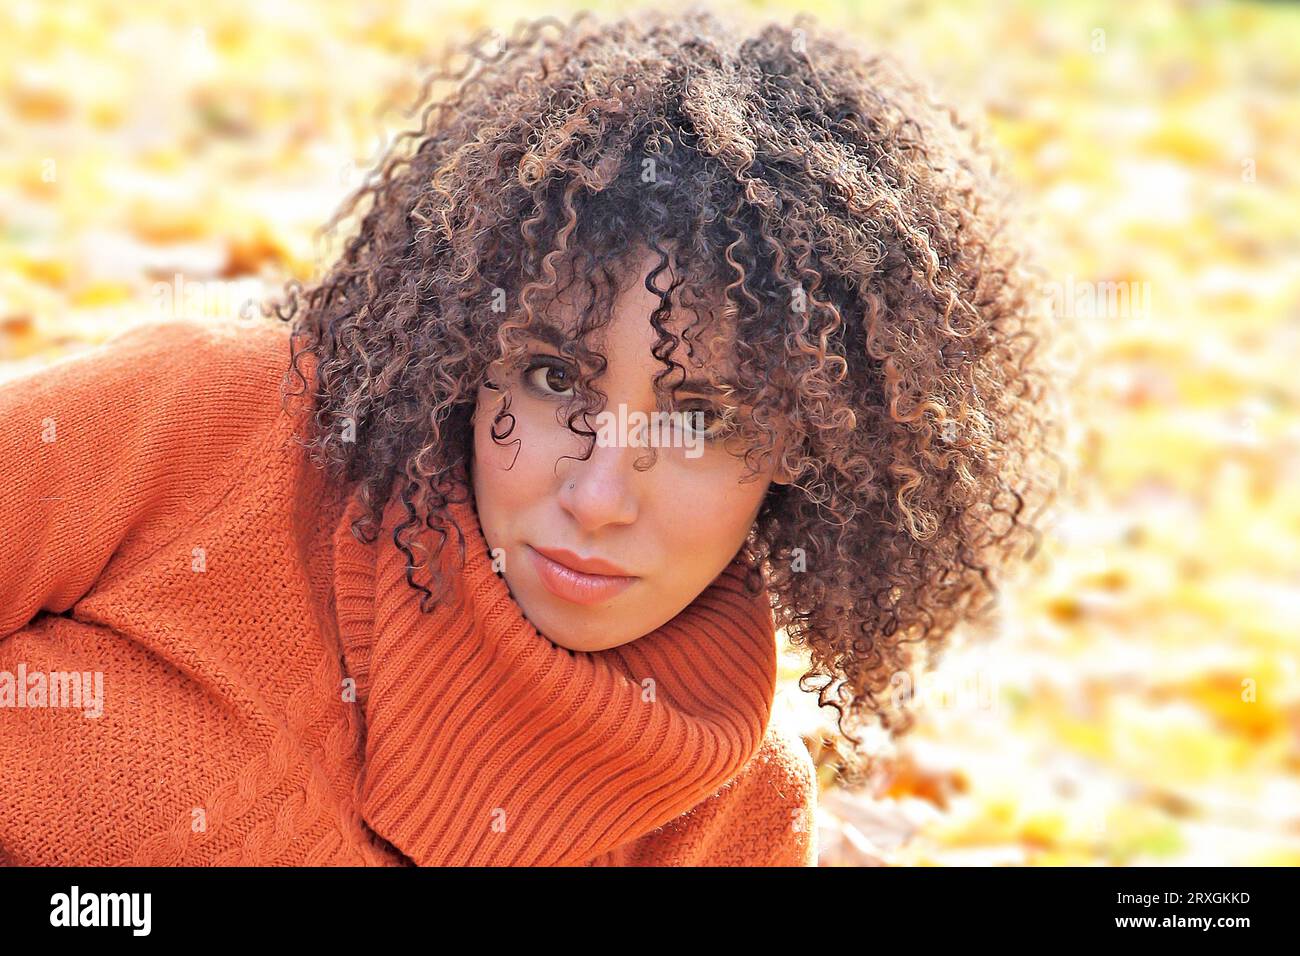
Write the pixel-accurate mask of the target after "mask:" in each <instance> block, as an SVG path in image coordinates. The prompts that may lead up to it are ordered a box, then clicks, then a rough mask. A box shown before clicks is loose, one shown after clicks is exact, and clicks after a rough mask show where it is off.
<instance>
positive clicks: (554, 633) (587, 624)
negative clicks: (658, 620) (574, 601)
mask: <svg viewBox="0 0 1300 956" xmlns="http://www.w3.org/2000/svg"><path fill="white" fill-rule="evenodd" d="M592 615H593V612H591V611H586V612H583V611H581V610H579V611H576V612H574V614H573V615H571V616H572V617H574V618H582V617H586V620H574V621H563V620H561V621H556V620H553V619H551V618H547V619H546V621H545V623H544V624H540V625H539V624H537V623H536V622H534V626H535V627H536V628H537V630H538V631H539V632H540V633H541V634H542V636H544V637H545V638H546V639H547V640H549V641H550V642H551V643H552V644H555V645H556V646H557V647H563V648H565V649H567V650H570V651H582V652H583V653H587V654H592V653H595V652H597V651H607V650H609V649H610V648H612V647H618V646H619V645H621V644H627V643H628V642H629V641H634V640H636V639H637V638H638V637H640V636H641V635H640V634H637V633H636V632H635V631H627V630H626V627H625V626H624V627H620V628H612V627H601V626H600V625H598V624H595V623H594V622H593V621H592V620H591V617H592ZM601 617H602V618H603V617H604V616H603V615H602V616H601ZM529 620H530V621H531V620H533V619H532V618H531V617H530V618H529Z"/></svg>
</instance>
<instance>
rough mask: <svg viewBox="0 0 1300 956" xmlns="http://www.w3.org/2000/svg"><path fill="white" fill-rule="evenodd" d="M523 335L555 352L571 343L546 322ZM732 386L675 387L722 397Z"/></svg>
mask: <svg viewBox="0 0 1300 956" xmlns="http://www.w3.org/2000/svg"><path fill="white" fill-rule="evenodd" d="M520 331H521V332H523V333H524V334H525V335H529V336H531V337H532V338H535V339H538V340H539V341H541V342H544V343H546V344H547V345H549V346H551V347H552V348H554V349H556V350H557V351H563V349H564V346H565V345H567V344H568V343H569V342H571V341H572V338H571V336H570V335H569V333H568V332H567V331H566V330H564V329H561V328H560V327H559V326H556V325H552V324H551V323H549V322H546V321H538V322H537V324H535V325H531V326H529V327H528V328H526V329H521V330H520ZM734 388H735V386H734V385H731V384H730V383H729V382H725V381H724V382H723V383H722V385H721V386H718V385H716V384H714V383H713V382H710V381H709V380H708V379H704V378H699V377H698V376H696V377H687V378H686V379H684V380H683V381H682V382H681V384H679V385H678V386H677V390H678V391H680V392H695V393H697V394H700V395H710V396H717V397H723V396H724V394H725V392H726V391H728V390H733V389H734Z"/></svg>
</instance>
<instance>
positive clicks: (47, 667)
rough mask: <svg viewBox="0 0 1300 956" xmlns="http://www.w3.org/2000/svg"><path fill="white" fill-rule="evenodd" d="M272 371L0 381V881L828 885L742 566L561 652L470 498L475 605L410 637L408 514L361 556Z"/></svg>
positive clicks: (71, 367) (770, 645)
mask: <svg viewBox="0 0 1300 956" xmlns="http://www.w3.org/2000/svg"><path fill="white" fill-rule="evenodd" d="M287 358H288V332H287V327H286V326H283V325H281V324H275V323H267V324H264V325H249V324H243V323H241V324H232V325H231V326H229V327H215V326H210V325H204V324H199V323H194V322H185V321H174V322H167V323H164V324H162V325H156V326H150V327H143V328H138V329H133V330H131V331H129V332H127V333H124V334H122V335H120V336H119V337H118V338H117V339H116V340H114V341H113V342H110V343H109V344H108V345H107V346H104V347H100V348H97V349H93V350H90V351H88V352H85V353H82V354H80V355H77V356H73V357H71V358H68V359H65V360H63V361H61V362H58V363H56V364H55V365H53V366H51V367H49V368H48V369H43V370H40V371H38V372H35V373H31V374H29V375H26V376H24V377H21V378H18V379H14V380H11V381H8V382H5V383H4V384H3V385H0V422H3V428H0V471H2V476H0V477H2V478H3V480H2V481H0V862H6V863H16V864H59V865H65V864H89V865H118V864H135V865H173V864H186V865H227V864H245V865H248V864H251V865H322V864H325V865H410V864H412V863H414V864H418V865H430V866H438V865H524V866H555V865H561V866H565V865H599V866H624V865H753V866H772V865H793V866H808V865H815V859H816V845H815V843H816V841H815V823H814V806H815V797H816V782H815V777H814V774H813V768H812V763H811V759H810V757H809V755H808V753H807V750H806V749H805V748H804V747H803V745H802V743H801V742H800V741H799V740H798V738H797V737H795V736H793V735H791V734H790V733H788V732H785V731H782V730H781V729H780V728H779V727H778V726H777V724H776V723H775V722H774V721H772V720H771V713H772V704H773V692H774V681H775V672H776V643H775V638H774V635H773V631H772V620H771V615H770V611H769V610H768V609H767V607H766V604H765V601H763V600H762V599H757V600H755V599H751V598H749V597H747V596H746V595H745V594H744V593H743V591H742V589H741V586H740V583H739V577H738V565H734V564H733V565H732V567H730V568H728V569H727V570H726V571H725V572H724V573H723V574H722V575H720V576H719V577H718V579H717V580H716V581H715V582H714V583H713V584H712V585H710V587H709V588H708V589H707V590H706V591H705V593H704V594H702V595H701V596H700V597H699V598H697V600H696V601H695V602H694V603H693V604H692V605H691V606H690V607H688V608H687V609H686V610H685V611H683V612H682V613H681V614H680V615H678V616H677V617H676V618H675V619H673V620H672V621H670V622H669V623H668V624H665V625H664V626H663V627H662V628H660V629H659V630H657V631H655V632H654V633H652V634H649V635H647V636H645V637H643V638H641V639H640V640H637V641H634V642H632V643H631V644H628V645H624V646H623V647H620V648H615V649H612V650H609V651H603V652H600V653H595V654H581V653H579V654H574V653H573V652H570V651H568V650H565V649H563V648H560V647H558V646H556V645H554V644H552V643H551V642H550V641H549V640H547V639H546V638H545V637H544V636H542V635H541V634H539V633H538V632H537V630H536V629H534V628H533V627H532V626H531V625H530V624H529V623H528V622H527V620H526V619H525V618H524V617H523V616H522V614H521V612H520V610H519V608H518V606H517V605H516V604H515V603H514V601H513V600H512V599H511V597H510V595H509V592H508V590H507V589H506V585H505V582H504V581H503V580H502V579H501V578H500V577H499V576H498V575H496V574H494V573H493V572H492V570H491V565H490V560H489V556H488V554H487V548H486V545H485V544H484V542H483V538H482V532H481V530H480V529H479V527H478V522H477V519H476V518H475V515H474V511H473V509H472V507H470V506H468V505H463V506H459V507H458V508H457V509H456V514H457V517H458V519H459V521H460V524H461V527H462V528H464V529H465V531H466V534H467V537H468V542H467V543H468V552H467V555H468V557H467V563H466V566H465V568H464V570H463V571H462V572H461V573H460V575H459V577H458V578H457V579H456V581H457V584H458V594H459V595H460V598H461V600H460V601H458V602H453V601H446V602H443V603H441V604H440V605H439V606H438V607H436V608H434V610H433V611H432V612H431V613H425V614H422V613H420V611H419V608H418V594H416V592H414V591H413V590H412V589H411V588H410V587H409V586H408V584H407V583H406V580H405V557H404V555H403V554H402V553H401V552H400V551H399V550H398V549H397V548H395V547H394V546H393V544H392V538H391V530H392V527H393V524H394V522H395V521H396V520H399V519H400V516H399V515H398V511H400V506H399V505H398V504H397V503H396V502H393V503H390V505H389V508H388V511H387V512H386V513H385V516H384V525H383V530H382V531H381V533H380V535H379V537H378V539H377V540H376V542H375V543H373V544H363V543H361V542H359V541H358V540H357V539H356V538H355V537H354V536H353V535H352V534H351V532H350V529H349V527H348V525H349V522H350V521H351V519H352V517H353V516H355V514H356V513H358V512H357V508H358V503H357V499H356V498H355V496H353V495H350V494H347V493H345V491H344V490H343V489H340V488H337V487H334V486H333V483H329V482H327V481H326V479H325V476H324V473H323V472H322V471H321V470H320V469H318V468H316V467H315V466H313V465H312V464H311V462H310V461H309V460H308V459H307V457H306V455H305V453H304V451H303V449H302V447H301V445H299V444H298V443H297V441H295V431H297V430H299V429H300V428H301V418H300V416H301V414H302V408H303V407H304V406H303V403H302V401H301V400H295V401H294V402H293V403H292V404H291V406H290V408H289V410H288V411H285V410H283V409H282V408H281V392H280V384H281V380H282V375H283V371H284V368H285V367H286V363H287ZM451 550H452V549H447V551H448V555H450V552H451ZM444 560H450V557H449V556H448V557H447V558H445V559H444Z"/></svg>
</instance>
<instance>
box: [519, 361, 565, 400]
mask: <svg viewBox="0 0 1300 956" xmlns="http://www.w3.org/2000/svg"><path fill="white" fill-rule="evenodd" d="M524 380H525V381H526V382H527V383H528V385H529V386H531V387H532V388H533V389H534V390H535V391H537V393H538V394H540V395H549V396H554V397H556V398H567V397H568V396H570V395H572V394H573V379H572V377H571V376H570V375H569V370H568V369H567V368H566V367H565V366H563V365H560V364H558V363H554V362H540V361H534V362H533V363H532V364H531V365H529V366H528V369H527V371H525V373H524Z"/></svg>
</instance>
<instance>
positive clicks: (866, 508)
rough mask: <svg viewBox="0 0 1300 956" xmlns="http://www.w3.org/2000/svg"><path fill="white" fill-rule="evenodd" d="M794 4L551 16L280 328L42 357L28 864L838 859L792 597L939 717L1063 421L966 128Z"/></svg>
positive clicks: (35, 408) (22, 642)
mask: <svg viewBox="0 0 1300 956" xmlns="http://www.w3.org/2000/svg"><path fill="white" fill-rule="evenodd" d="M796 22H797V23H801V24H802V25H799V26H796V27H794V28H786V27H783V26H779V25H769V26H767V27H765V28H764V29H762V30H760V31H759V32H758V33H757V34H756V35H753V36H744V35H740V34H739V33H738V32H737V31H736V30H735V29H734V28H732V27H729V26H727V25H725V24H723V23H720V22H719V21H717V20H716V19H715V18H714V17H713V16H712V15H710V14H708V13H706V12H702V11H699V10H692V11H690V12H688V13H687V14H685V15H680V14H678V15H673V16H667V15H646V16H638V17H637V18H635V19H632V20H625V21H620V22H616V23H612V24H600V23H597V22H595V21H593V20H592V19H591V18H590V16H589V15H586V14H583V15H579V16H578V17H576V18H575V19H574V20H573V21H572V23H571V24H569V25H568V26H567V27H565V26H564V25H562V24H557V23H556V22H555V21H553V20H550V19H542V20H538V21H535V22H532V23H524V24H522V25H521V26H520V27H519V28H518V30H517V31H516V33H515V35H514V36H513V37H512V38H511V39H510V40H508V41H507V42H506V43H505V45H504V49H503V50H502V51H500V52H499V53H498V54H497V55H495V56H494V57H493V58H487V57H484V56H481V55H479V54H477V52H475V51H474V50H473V48H471V52H474V56H473V57H472V60H471V62H472V63H473V64H474V66H476V67H478V68H479V69H472V70H470V71H468V73H467V74H464V73H463V74H461V75H459V76H455V77H453V75H452V74H451V73H450V72H446V73H443V74H441V75H442V76H443V78H455V79H457V80H459V81H460V82H459V84H458V86H457V88H456V89H455V90H454V91H453V92H452V93H450V94H449V95H448V96H446V97H445V98H443V99H440V100H435V101H433V102H432V103H431V104H430V106H429V107H428V108H427V109H426V110H425V111H424V112H423V113H422V114H421V115H422V117H423V125H422V128H421V129H419V130H416V131H413V132H411V133H409V134H405V135H404V136H403V137H401V138H399V140H398V142H397V143H396V144H395V145H394V147H393V149H392V150H391V151H390V153H389V155H388V156H387V157H386V158H385V159H384V161H383V163H382V165H381V168H380V169H379V170H378V172H377V175H376V176H374V177H372V179H371V180H370V182H369V183H368V184H367V186H366V187H365V188H364V189H363V190H362V191H361V192H360V193H358V194H357V195H356V196H354V197H352V200H351V201H350V202H349V204H348V205H347V206H346V207H345V209H344V212H345V213H349V212H352V213H359V215H358V223H357V226H356V230H355V233H354V234H353V235H351V237H350V238H349V239H348V241H347V243H346V245H345V247H344V249H343V251H342V254H341V256H340V257H339V259H338V261H337V262H336V263H335V264H334V265H333V266H332V268H331V269H330V270H329V271H328V273H327V274H326V275H325V276H324V277H323V278H322V279H321V280H320V281H318V282H316V283H315V284H313V285H312V286H311V287H309V288H308V289H306V290H304V289H302V288H301V287H299V286H297V285H291V286H290V287H289V295H288V296H286V297H285V299H284V300H282V301H280V302H277V303H274V304H273V305H271V306H270V308H269V309H268V310H266V311H267V312H271V311H273V312H274V313H275V315H276V316H278V318H279V319H280V320H282V321H281V322H276V321H273V320H271V319H270V318H269V316H264V317H263V319H262V321H260V322H256V323H252V324H248V325H234V326H231V327H230V328H229V329H213V328H204V327H201V326H198V325H194V324H189V323H184V322H172V323H165V324H163V325H161V326H156V327H154V328H149V329H139V330H135V331H132V332H130V333H128V334H125V335H122V336H120V337H119V338H118V339H117V340H116V341H115V342H113V343H112V344H111V345H110V346H109V347H108V348H105V349H101V350H97V351H95V352H93V353H88V354H86V355H84V356H81V357H78V358H76V359H73V360H70V361H67V362H64V363H62V364H60V365H57V366H55V367H53V368H51V369H49V370H47V371H44V372H42V373H40V374H38V375H34V376H31V377H28V378H26V379H22V380H18V381H15V382H12V383H10V384H9V385H7V386H6V387H5V388H4V389H3V391H0V417H2V418H3V420H4V421H5V422H6V426H7V427H6V429H5V431H4V438H3V441H4V442H5V448H4V449H3V450H4V452H5V454H4V457H3V460H4V461H5V462H6V465H5V475H4V478H5V480H4V482H3V485H2V486H0V524H2V525H3V527H4V529H5V534H4V535H3V538H2V539H0V540H2V541H3V543H0V584H2V585H3V588H2V589H0V595H3V597H2V598H0V635H4V636H3V638H2V639H0V720H3V722H4V732H3V733H0V794H2V795H3V797H4V799H3V800H0V853H2V854H3V856H4V859H5V860H6V861H8V862H15V863H58V864H68V863H79V864H109V863H137V864H152V865H158V864H181V863H185V864H224V863H256V864H351V863H364V864H387V865H392V864H397V865H409V864H412V863H414V864H419V865H465V864H468V865H477V864H487V865H587V864H589V865H759V866H762V865H811V864H814V863H815V858H816V844H815V839H814V830H815V825H814V814H813V810H814V805H815V797H816V780H815V777H814V774H813V768H812V765H811V761H810V758H809V755H808V753H807V751H806V749H805V748H804V747H803V745H802V744H801V742H800V741H799V740H798V739H797V738H795V737H792V736H791V735H790V733H789V732H788V731H785V730H783V729H782V728H781V727H779V726H778V725H777V724H776V723H775V722H774V721H772V720H771V716H772V703H773V693H774V689H775V688H774V682H775V672H776V658H775V650H776V643H775V630H776V629H777V628H784V629H785V630H786V632H787V634H788V635H789V637H790V639H791V640H792V642H793V643H794V644H796V645H798V646H801V647H804V648H806V649H807V651H808V653H809V656H810V669H809V672H808V674H806V675H805V678H804V684H805V689H816V690H821V691H822V694H821V697H822V699H823V701H824V702H826V703H828V704H829V705H830V706H833V707H835V708H836V709H837V710H838V711H839V713H840V730H841V732H842V733H843V734H845V735H846V737H848V739H850V740H852V741H854V742H855V743H856V742H857V739H856V738H854V737H853V736H852V734H851V733H850V732H849V726H850V725H852V724H854V723H860V722H861V721H863V720H864V719H867V718H878V719H879V720H881V721H882V722H883V723H884V724H885V725H886V726H887V727H890V728H891V729H894V730H895V731H901V730H903V729H906V727H907V717H908V715H907V709H906V706H905V704H904V703H902V702H899V701H897V700H894V701H891V700H888V699H886V698H885V692H886V691H887V690H888V689H890V687H891V678H893V677H894V676H895V675H897V674H899V673H902V672H904V671H906V670H907V669H909V668H912V667H916V666H921V665H923V664H924V663H925V662H926V660H927V659H926V658H925V657H923V656H921V652H922V651H923V650H924V651H927V652H933V651H936V650H938V649H939V648H940V647H941V646H942V644H943V642H944V641H945V639H946V638H947V636H948V635H949V634H950V633H951V632H952V630H953V629H954V628H955V627H956V626H957V625H959V624H960V623H962V622H963V621H969V620H975V619H977V618H978V616H979V614H980V613H981V612H982V611H983V610H984V609H985V605H986V602H987V599H988V598H989V597H991V596H992V595H993V592H994V591H995V589H996V583H995V582H996V577H995V576H996V574H997V572H998V571H999V570H1000V569H1001V568H1002V567H1004V566H1005V565H1007V564H1008V563H1009V559H1010V558H1012V557H1013V556H1017V555H1018V554H1019V551H1020V548H1021V545H1023V544H1024V543H1026V542H1031V541H1032V540H1033V538H1034V532H1035V529H1034V524H1033V520H1032V509H1033V506H1035V505H1037V504H1039V503H1040V501H1046V500H1047V498H1048V497H1050V496H1049V495H1048V493H1047V491H1046V489H1045V487H1044V486H1043V484H1042V482H1041V476H1040V472H1041V470H1042V469H1041V467H1040V466H1041V465H1042V464H1043V461H1042V459H1043V457H1044V447H1045V444H1044V440H1045V437H1046V435H1047V434H1048V432H1049V431H1050V426H1051V425H1052V422H1051V421H1050V419H1049V418H1048V416H1047V414H1046V412H1045V407H1046V406H1045V404H1044V398H1045V397H1046V396H1047V395H1048V391H1047V388H1046V382H1045V380H1044V376H1043V373H1042V371H1041V369H1040V367H1039V362H1038V360H1037V357H1036V356H1037V348H1036V346H1037V344H1038V339H1039V335H1038V333H1037V331H1036V328H1035V325H1034V313H1033V310H1032V309H1031V307H1030V305H1031V289H1030V283H1029V282H1028V279H1027V276H1026V273H1025V270H1024V269H1023V267H1022V266H1021V264H1020V256H1019V252H1018V250H1017V249H1016V248H1015V247H1014V244H1013V243H1012V242H1011V240H1010V239H1009V238H1008V237H1007V236H1006V235H1005V233H1004V229H1003V227H1004V216H1003V213H1002V212H1001V211H1000V206H999V204H998V200H997V192H996V190H995V188H994V185H993V181H992V178H991V176H990V174H989V170H988V169H986V168H985V166H984V165H982V162H983V161H982V159H981V156H980V154H979V152H978V150H977V149H976V148H975V147H974V146H973V145H972V144H971V143H970V142H968V139H969V138H968V137H967V135H966V131H965V127H964V126H962V125H961V124H960V123H958V122H956V121H954V120H953V119H952V118H951V117H950V116H949V114H948V113H946V112H943V111H942V110H940V109H938V108H936V107H935V106H934V105H932V104H931V102H930V101H929V100H928V99H927V98H926V97H925V96H924V95H922V94H921V93H920V92H919V91H918V90H917V89H916V88H915V87H914V86H913V85H912V84H911V83H910V82H909V81H907V80H906V79H905V78H903V77H901V76H900V75H899V74H898V73H897V72H896V71H895V70H893V69H892V68H891V67H889V66H888V65H887V64H886V63H885V62H884V61H882V60H881V59H879V58H876V57H864V56H863V55H861V54H860V53H857V52H855V51H853V50H852V49H850V48H848V47H846V46H843V45H841V44H838V43H834V42H832V41H831V40H829V39H828V38H826V37H824V36H822V35H819V34H818V33H817V31H815V30H814V29H812V27H811V25H810V24H808V23H803V22H802V21H796ZM426 89H427V87H426ZM363 203H364V205H363ZM336 221H337V220H336ZM281 385H285V386H287V387H285V388H281V387H280V386H281ZM282 399H284V400H283V401H282ZM6 675H7V676H6ZM831 684H835V685H836V687H835V688H834V692H833V693H832V690H831V687H830V685H831ZM96 687H102V692H101V693H97V692H96V690H95V688H96ZM74 692H76V693H78V694H80V695H81V697H82V699H81V700H76V699H74ZM78 707H80V709H78ZM853 757H854V759H853V760H851V761H850V764H849V766H848V768H847V770H846V775H847V776H848V777H849V778H850V782H852V780H854V779H858V775H859V774H860V772H861V770H862V769H863V762H862V760H861V754H857V753H855V754H854V755H853Z"/></svg>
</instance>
